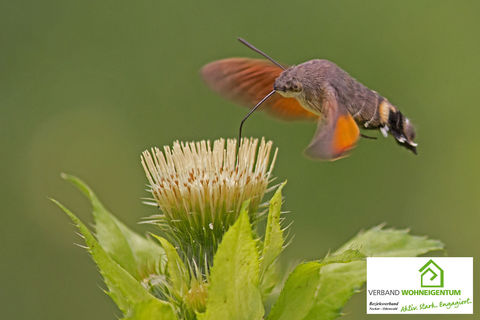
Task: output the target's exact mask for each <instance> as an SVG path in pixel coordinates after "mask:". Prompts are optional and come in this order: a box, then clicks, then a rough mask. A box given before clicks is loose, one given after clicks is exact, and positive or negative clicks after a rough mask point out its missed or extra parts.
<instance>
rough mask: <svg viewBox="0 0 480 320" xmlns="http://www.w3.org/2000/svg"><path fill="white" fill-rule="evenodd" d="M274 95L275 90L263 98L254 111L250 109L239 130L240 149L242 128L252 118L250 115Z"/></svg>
mask: <svg viewBox="0 0 480 320" xmlns="http://www.w3.org/2000/svg"><path fill="white" fill-rule="evenodd" d="M274 93H275V90H272V91H270V93H269V94H267V95H266V96H265V97H263V99H262V100H260V102H259V103H257V104H256V105H255V107H253V108H252V109H250V111H248V113H247V115H246V116H245V117H244V118H243V120H242V122H240V129H239V130H238V146H239V147H240V142H241V141H242V127H243V124H244V123H245V120H247V119H248V117H250V115H251V114H252V113H253V112H254V111H255V110H257V109H258V107H260V105H261V104H262V103H264V102H265V100H267V99H268V98H270V97H271V96H272V94H274Z"/></svg>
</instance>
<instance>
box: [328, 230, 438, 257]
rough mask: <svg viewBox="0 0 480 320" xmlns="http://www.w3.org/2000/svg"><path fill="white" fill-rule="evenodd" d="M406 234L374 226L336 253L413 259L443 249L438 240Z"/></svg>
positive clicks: (402, 231) (405, 232)
mask: <svg viewBox="0 0 480 320" xmlns="http://www.w3.org/2000/svg"><path fill="white" fill-rule="evenodd" d="M408 232H409V230H394V229H383V228H382V226H376V227H373V228H372V229H370V230H368V231H365V232H360V233H359V234H358V235H357V236H356V237H354V238H353V239H351V240H350V241H348V242H347V243H346V244H345V245H343V246H342V247H341V248H340V249H339V250H338V251H337V252H343V251H345V250H348V249H356V250H359V251H361V252H362V253H363V254H364V255H365V256H367V257H415V256H418V255H421V254H425V253H427V252H430V251H437V250H443V248H444V244H443V243H442V242H441V241H439V240H432V239H428V238H427V237H425V236H412V235H410V234H409V233H408Z"/></svg>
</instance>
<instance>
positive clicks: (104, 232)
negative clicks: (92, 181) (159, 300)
mask: <svg viewBox="0 0 480 320" xmlns="http://www.w3.org/2000/svg"><path fill="white" fill-rule="evenodd" d="M62 178H64V179H65V180H68V181H70V182H71V183H72V184H73V185H75V186H76V187H77V188H78V189H79V190H80V191H81V192H82V193H83V194H85V196H86V197H87V198H88V199H89V200H90V202H91V204H92V207H93V216H94V219H95V229H96V236H97V239H98V241H99V243H100V245H101V246H102V248H103V249H104V250H105V251H106V252H107V253H108V254H109V255H110V256H111V257H112V258H113V260H115V261H116V262H117V263H118V264H119V265H120V266H121V267H122V268H124V269H125V270H127V271H128V272H129V273H130V274H131V275H132V276H134V277H135V278H136V279H141V278H142V277H145V276H146V275H148V274H152V273H157V274H158V273H162V272H163V269H164V267H165V264H166V256H165V252H164V250H163V249H162V248H161V247H160V246H159V245H158V244H157V243H155V242H154V241H152V240H150V239H147V238H144V237H142V236H140V235H139V234H137V233H135V232H133V231H132V230H131V229H129V228H128V227H127V226H125V225H124V224H123V223H122V222H120V221H119V220H118V219H117V218H115V217H114V216H113V215H112V214H111V213H110V212H109V211H108V210H107V209H106V208H105V207H104V206H103V204H102V203H101V202H100V200H99V199H98V198H97V196H96V195H95V194H94V193H93V191H92V190H91V189H90V187H88V185H86V184H85V183H84V182H83V181H82V180H80V179H78V178H77V177H74V176H71V175H67V174H62Z"/></svg>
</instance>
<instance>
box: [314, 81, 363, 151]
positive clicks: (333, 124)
mask: <svg viewBox="0 0 480 320" xmlns="http://www.w3.org/2000/svg"><path fill="white" fill-rule="evenodd" d="M323 106H324V109H325V117H324V119H322V120H320V121H319V122H318V128H317V131H316V132H315V135H314V137H313V139H312V142H310V145H309V146H308V147H307V149H306V150H305V153H306V154H307V155H308V156H310V157H312V158H316V159H322V160H337V159H340V158H343V157H345V156H347V155H348V151H350V150H351V149H353V148H354V147H355V145H356V143H357V141H358V138H359V135H360V130H359V129H358V126H357V124H356V123H355V120H354V119H353V117H352V116H351V115H350V113H349V112H348V111H347V108H346V107H345V106H343V105H341V104H340V103H339V102H338V100H337V98H336V95H335V91H334V90H333V89H331V90H326V91H325V95H324V102H323Z"/></svg>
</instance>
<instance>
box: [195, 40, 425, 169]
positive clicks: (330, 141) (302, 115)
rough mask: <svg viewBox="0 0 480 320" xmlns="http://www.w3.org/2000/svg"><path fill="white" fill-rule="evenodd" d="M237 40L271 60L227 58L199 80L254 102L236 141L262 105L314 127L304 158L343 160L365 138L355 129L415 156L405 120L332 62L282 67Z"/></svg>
mask: <svg viewBox="0 0 480 320" xmlns="http://www.w3.org/2000/svg"><path fill="white" fill-rule="evenodd" d="M239 40H240V41H241V42H242V43H243V44H245V45H247V46H248V47H249V48H251V49H252V50H254V51H256V52H257V53H260V54H261V55H263V56H264V57H266V58H267V59H268V60H270V61H267V60H261V59H250V58H227V59H223V60H218V61H214V62H211V63H209V64H207V65H205V66H204V67H203V68H202V70H201V75H202V76H203V79H204V80H205V82H206V83H207V85H208V86H209V87H210V88H211V89H212V90H213V91H216V92H218V93H219V94H221V95H222V96H224V97H226V98H228V99H231V100H233V101H236V102H238V103H240V104H243V105H246V106H251V105H253V104H255V103H256V105H255V107H253V108H252V109H251V110H250V112H249V113H248V114H247V116H246V117H245V118H244V119H243V121H242V123H241V125H240V136H241V130H242V125H243V122H244V121H245V120H246V119H247V118H248V117H249V116H250V115H251V114H252V113H253V111H255V110H256V109H257V108H258V107H259V106H260V105H262V104H263V105H264V109H265V111H267V112H268V113H270V114H272V115H273V116H277V117H280V118H282V119H285V120H295V119H307V120H315V121H317V122H318V127H317V130H316V132H315V135H314V137H313V139H312V141H311V143H310V144H309V146H308V147H307V149H306V154H307V155H308V156H310V157H313V158H317V159H323V160H336V159H339V158H342V157H344V156H346V155H347V154H348V152H349V151H350V150H351V149H352V148H353V147H355V145H356V143H357V141H358V139H359V137H360V136H364V135H362V134H361V133H360V130H359V127H358V125H357V124H359V125H361V126H363V128H365V129H379V130H380V131H381V132H382V134H383V135H384V136H385V137H387V136H388V132H390V133H391V134H392V136H393V137H394V138H395V139H396V141H397V143H398V144H400V145H401V146H404V147H405V148H407V149H409V150H411V151H412V152H413V153H415V154H417V149H416V147H417V144H416V143H415V142H414V139H415V129H414V127H413V125H412V123H411V122H410V120H409V119H408V118H407V117H405V116H404V115H403V114H402V113H401V112H400V111H399V110H398V108H397V107H396V106H394V105H393V104H391V103H390V102H389V101H388V100H387V99H386V98H384V97H382V96H381V95H379V94H378V93H377V92H376V91H374V90H371V89H369V88H367V87H365V86H364V85H363V84H361V83H360V82H358V81H357V80H355V79H354V78H353V77H351V76H350V75H349V74H348V73H347V72H345V71H344V70H343V69H341V68H340V67H338V66H337V65H336V64H335V63H333V62H331V61H328V60H323V59H314V60H310V61H307V62H304V63H302V64H299V65H295V66H290V67H285V66H283V65H281V64H279V63H278V62H276V61H275V60H273V59H272V58H270V57H269V56H268V55H266V54H265V53H263V52H262V51H260V50H259V49H257V48H255V47H254V46H252V45H251V44H249V43H248V42H246V41H245V40H243V39H241V38H239ZM257 102H258V103H257ZM364 137H368V136H364Z"/></svg>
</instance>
